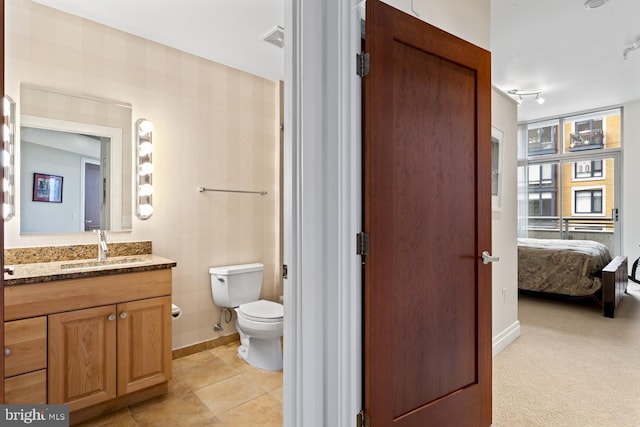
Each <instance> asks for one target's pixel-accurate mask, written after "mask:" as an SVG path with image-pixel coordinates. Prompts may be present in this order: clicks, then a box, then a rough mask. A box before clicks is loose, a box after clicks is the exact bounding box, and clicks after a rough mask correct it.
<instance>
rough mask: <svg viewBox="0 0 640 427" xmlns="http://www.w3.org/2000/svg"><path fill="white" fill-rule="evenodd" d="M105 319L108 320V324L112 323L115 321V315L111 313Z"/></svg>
mask: <svg viewBox="0 0 640 427" xmlns="http://www.w3.org/2000/svg"><path fill="white" fill-rule="evenodd" d="M107 319H108V320H109V321H110V322H113V321H114V320H116V315H115V314H113V313H111V314H110V315H109V316H107Z"/></svg>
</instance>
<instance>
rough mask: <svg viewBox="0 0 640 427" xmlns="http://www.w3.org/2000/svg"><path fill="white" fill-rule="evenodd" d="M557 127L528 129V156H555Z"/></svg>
mask: <svg viewBox="0 0 640 427" xmlns="http://www.w3.org/2000/svg"><path fill="white" fill-rule="evenodd" d="M557 135H558V125H557V124H554V125H548V126H541V127H529V129H528V137H529V146H528V153H529V155H530V156H538V155H541V154H555V153H557V152H558V149H557V146H558V145H557Z"/></svg>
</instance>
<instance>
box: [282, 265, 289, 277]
mask: <svg viewBox="0 0 640 427" xmlns="http://www.w3.org/2000/svg"><path fill="white" fill-rule="evenodd" d="M282 278H283V279H288V278H289V266H288V265H287V264H282Z"/></svg>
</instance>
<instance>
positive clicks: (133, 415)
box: [81, 343, 282, 427]
mask: <svg viewBox="0 0 640 427" xmlns="http://www.w3.org/2000/svg"><path fill="white" fill-rule="evenodd" d="M237 348H238V343H231V344H228V345H226V346H221V347H216V348H214V349H211V350H206V351H203V352H201V353H196V354H192V355H189V356H185V357H181V358H179V359H175V360H174V361H173V378H172V380H171V381H170V382H169V393H168V394H167V395H165V396H161V397H158V398H155V399H151V400H149V401H146V402H142V403H139V404H136V405H133V406H130V407H128V408H124V409H121V410H119V411H117V412H114V413H112V414H109V415H105V416H103V417H100V418H96V419H93V420H91V421H88V422H86V423H83V424H81V426H82V427H121V426H122V427H136V426H139V427H146V426H154V427H155V426H160V427H162V426H172V427H174V426H176V427H177V426H179V427H191V426H194V427H195V426H197V427H200V426H220V427H243V426H247V427H248V426H251V427H258V426H261V427H281V426H282V371H277V372H269V371H263V370H260V369H256V368H252V367H251V366H249V365H248V364H247V363H246V362H244V361H243V360H241V359H240V358H238V356H237V354H236V350H237Z"/></svg>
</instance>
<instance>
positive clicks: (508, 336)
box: [492, 320, 520, 357]
mask: <svg viewBox="0 0 640 427" xmlns="http://www.w3.org/2000/svg"><path fill="white" fill-rule="evenodd" d="M519 336H520V321H519V320H516V321H515V322H513V323H512V324H511V325H510V326H509V327H508V328H506V329H505V330H504V331H502V332H500V333H499V334H498V335H496V336H495V337H493V344H492V347H493V357H495V356H496V355H497V354H498V353H500V352H501V351H502V350H504V349H505V348H507V347H508V346H509V344H511V343H512V342H514V341H515V340H516V338H518V337H519Z"/></svg>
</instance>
